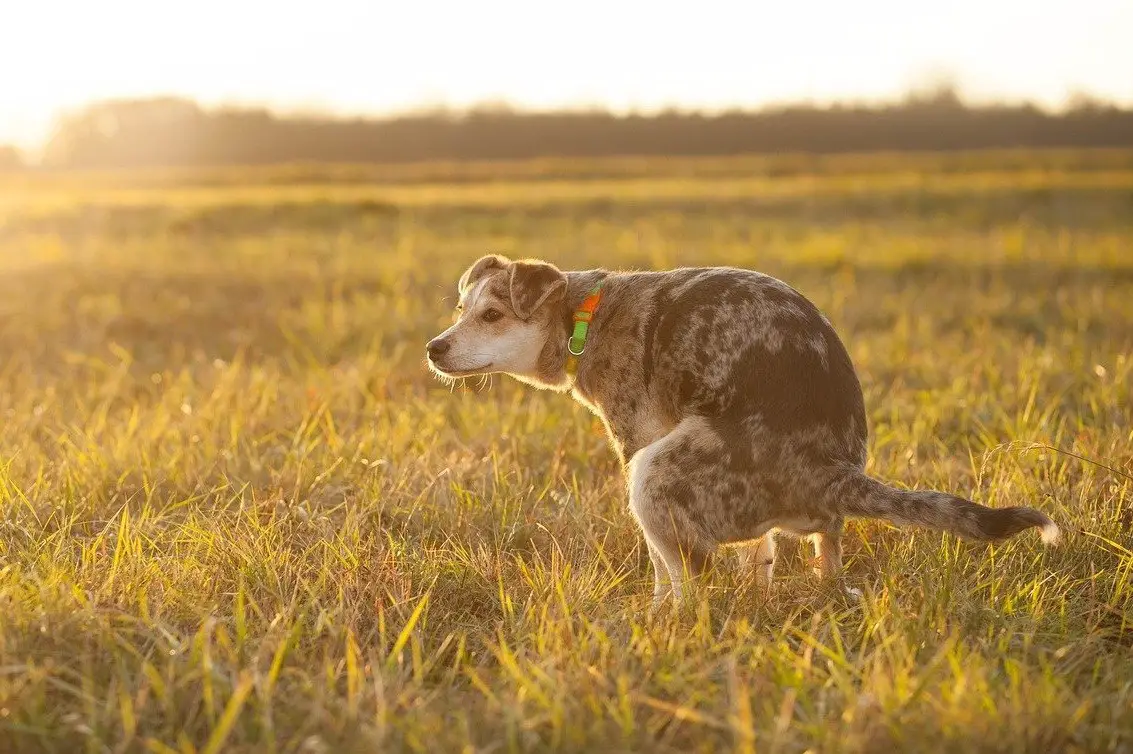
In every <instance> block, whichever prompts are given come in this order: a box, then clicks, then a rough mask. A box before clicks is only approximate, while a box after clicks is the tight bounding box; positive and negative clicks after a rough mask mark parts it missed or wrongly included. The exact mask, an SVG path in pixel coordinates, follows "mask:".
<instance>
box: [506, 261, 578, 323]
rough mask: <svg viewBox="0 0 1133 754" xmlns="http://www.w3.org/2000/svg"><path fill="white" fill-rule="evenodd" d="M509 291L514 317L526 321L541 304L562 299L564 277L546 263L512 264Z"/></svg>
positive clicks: (564, 288)
mask: <svg viewBox="0 0 1133 754" xmlns="http://www.w3.org/2000/svg"><path fill="white" fill-rule="evenodd" d="M510 289H511V308H512V310H513V311H514V312H515V316H517V317H519V318H520V319H523V320H526V319H530V318H531V315H532V314H534V313H535V312H536V311H537V310H538V309H539V307H540V306H542V305H543V304H545V303H547V302H548V301H554V300H556V299H561V298H562V297H563V295H564V294H565V293H566V275H564V274H563V273H562V270H560V269H559V268H558V267H556V266H555V265H553V264H548V263H547V262H512V263H511V276H510Z"/></svg>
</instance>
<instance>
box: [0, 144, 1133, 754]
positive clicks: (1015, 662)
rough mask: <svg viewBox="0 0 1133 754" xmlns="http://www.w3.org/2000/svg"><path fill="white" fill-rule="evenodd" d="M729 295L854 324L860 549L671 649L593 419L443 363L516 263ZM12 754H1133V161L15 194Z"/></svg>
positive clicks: (4, 342) (5, 480)
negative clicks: (843, 574)
mask: <svg viewBox="0 0 1133 754" xmlns="http://www.w3.org/2000/svg"><path fill="white" fill-rule="evenodd" d="M487 252H500V253H504V254H508V255H513V256H538V257H543V258H546V259H550V260H552V261H554V262H556V263H558V264H560V265H562V266H564V267H568V268H584V267H591V266H599V265H600V266H606V267H634V268H650V269H653V268H665V267H670V266H675V265H683V264H709V263H720V264H735V265H743V266H748V267H752V268H755V269H759V270H762V271H765V272H768V273H771V274H774V275H776V276H778V277H781V278H782V279H784V280H786V281H787V282H789V283H790V284H791V285H793V286H795V287H796V288H798V289H799V290H801V291H802V292H803V293H805V294H806V295H807V296H809V297H810V298H811V299H812V300H813V301H815V303H816V304H817V305H818V306H819V307H820V308H821V309H822V310H823V311H824V312H826V313H827V315H828V316H829V317H830V319H831V320H832V321H833V323H834V325H835V327H836V328H837V330H838V331H839V332H840V333H841V335H842V337H843V338H844V340H845V342H846V343H847V346H848V348H849V351H850V353H851V355H852V357H853V359H854V361H855V363H856V364H857V366H858V369H859V371H860V375H861V379H862V383H863V386H864V389H865V394H866V404H867V410H868V413H869V420H870V463H869V471H870V472H871V473H872V474H874V475H877V476H880V477H882V478H885V479H887V480H890V481H891V482H892V483H894V484H896V485H898V486H905V487H930V488H936V489H942V490H948V491H952V492H957V493H961V494H964V495H967V496H969V497H971V498H972V499H975V500H977V501H979V502H981V503H984V504H987V505H992V506H1006V505H1031V506H1035V507H1037V508H1039V509H1041V510H1043V511H1044V512H1046V513H1047V514H1049V515H1050V516H1052V517H1053V518H1055V520H1056V521H1058V523H1059V524H1061V525H1062V526H1063V528H1064V530H1065V532H1066V539H1065V542H1064V544H1063V546H1061V547H1059V548H1055V549H1049V548H1044V547H1043V546H1042V545H1041V544H1040V542H1039V538H1038V535H1037V533H1035V532H1028V533H1026V534H1024V535H1021V536H1020V537H1018V538H1017V539H1014V540H1012V541H1010V542H1008V543H1005V544H1001V545H997V546H995V547H991V548H985V547H977V546H973V545H967V544H963V543H961V542H959V541H957V540H956V539H954V538H952V537H949V536H947V535H942V534H937V533H932V532H927V531H914V530H896V529H893V528H890V527H887V526H885V525H883V524H880V523H877V522H854V523H852V524H851V525H850V527H849V530H848V534H847V537H846V545H847V561H848V563H847V566H848V579H849V582H850V584H851V585H852V586H855V587H857V588H860V589H862V590H863V592H864V595H865V596H864V598H863V599H862V601H860V602H852V601H849V600H846V599H842V598H840V597H839V596H838V595H837V593H836V591H835V590H832V589H829V588H826V587H824V586H822V585H821V584H820V583H818V582H816V581H815V580H814V579H813V578H812V577H811V576H810V574H809V570H808V568H807V563H806V561H805V558H806V556H807V555H808V553H807V552H806V551H805V550H804V549H803V548H796V547H793V546H791V547H785V548H784V550H783V565H782V566H781V568H780V570H779V572H778V574H777V578H776V582H775V584H774V588H773V591H772V593H771V594H770V595H764V594H763V593H761V592H760V591H759V590H758V589H756V588H755V587H754V585H752V584H751V583H749V582H748V581H747V580H746V579H744V578H743V576H742V574H738V573H736V572H734V571H733V570H731V569H729V568H728V567H727V566H726V565H725V566H724V567H721V569H720V570H719V572H717V573H715V574H714V575H713V577H712V579H711V580H710V582H709V583H708V584H707V585H705V586H704V588H703V589H702V590H701V591H700V593H699V594H698V595H697V596H696V597H695V598H694V599H692V600H690V602H689V604H687V605H686V606H685V607H684V609H682V610H680V611H677V612H669V611H661V612H659V613H650V612H649V611H648V605H649V601H650V596H651V575H650V568H649V558H648V555H647V553H646V551H645V547H644V544H643V543H642V540H641V538H640V537H639V535H638V532H637V530H636V528H635V525H634V523H633V521H632V519H631V517H630V515H629V514H628V512H627V510H626V500H625V492H624V484H623V482H622V480H621V478H620V470H619V468H618V466H617V462H616V460H615V459H614V457H613V454H612V453H611V452H610V451H609V450H608V449H607V447H606V443H605V440H604V438H603V437H602V435H601V433H600V431H598V429H597V428H596V427H595V425H594V423H593V421H592V419H591V418H590V417H589V416H588V415H587V414H586V413H585V412H584V411H583V410H582V409H580V408H578V407H576V406H575V405H574V404H573V403H572V402H571V401H570V400H569V399H568V398H566V397H565V396H560V395H554V394H549V393H538V392H535V391H533V390H531V389H528V388H523V387H521V386H519V385H517V384H514V383H512V382H511V381H509V380H508V379H506V378H501V377H497V378H495V379H493V380H491V381H487V382H485V383H484V384H478V383H471V384H468V385H466V386H463V387H457V388H455V389H450V388H449V387H448V386H446V385H444V384H442V383H440V382H439V381H437V380H436V379H434V378H433V377H431V376H430V375H429V373H428V371H427V370H426V368H425V366H424V364H423V355H424V343H425V341H426V340H427V339H428V338H429V337H431V336H432V335H434V334H435V333H437V332H439V331H440V330H442V329H443V328H444V327H445V326H447V323H449V322H450V321H451V316H452V314H451V308H452V306H453V304H454V303H455V284H456V280H457V276H458V275H459V273H460V271H461V270H462V269H464V267H466V266H467V265H468V264H469V263H470V262H471V261H472V260H474V259H475V258H476V257H478V256H479V255H481V254H483V253H487ZM0 355H2V359H0V421H2V425H0V426H2V429H3V431H2V432H0V751H5V752H7V751H11V752H17V751H18V752H39V751H44V752H73V751H88V752H133V751H149V752H193V751H196V752H213V753H215V752H221V751H225V752H252V751H255V752H261V751H263V752H273V751H278V752H369V751H429V752H440V751H484V752H488V751H533V750H540V751H541V750H559V751H587V750H589V751H603V752H623V751H651V752H667V751H668V752H677V751H681V752H683V751H717V750H732V751H737V752H754V751H781V752H792V751H804V750H807V749H809V750H812V751H815V752H819V751H823V752H827V751H828V752H835V751H837V752H864V751H900V750H905V751H956V752H976V751H997V752H998V751H1013V750H1014V751H1082V752H1093V751H1103V750H1110V751H1126V752H1129V751H1133V682H1131V680H1130V679H1133V653H1131V651H1130V649H1131V646H1133V512H1131V511H1133V478H1131V476H1130V475H1131V473H1133V408H1131V403H1130V397H1131V386H1133V154H1130V153H1127V152H1079V153H1000V154H967V155H952V156H947V155H945V156H931V155H928V156H907V157H901V156H894V155H874V156H854V157H844V158H836V157H835V158H807V157H783V158H729V159H714V160H622V161H595V162H590V163H569V162H563V161H554V160H550V161H544V162H540V163H529V164H523V165H473V166H459V165H431V166H414V167H403V168H359V167H339V168H329V167H325V168H324V167H320V166H298V167H294V168H280V169H247V170H227V171H180V172H171V171H159V172H145V173H123V174H86V175H50V174H47V175H43V174H36V175H27V174H25V175H12V176H8V177H6V178H2V179H0Z"/></svg>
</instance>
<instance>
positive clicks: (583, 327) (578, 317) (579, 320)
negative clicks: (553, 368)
mask: <svg viewBox="0 0 1133 754" xmlns="http://www.w3.org/2000/svg"><path fill="white" fill-rule="evenodd" d="M601 300H602V284H601V283H598V285H596V286H594V287H593V288H591V289H590V292H589V293H587V294H586V298H584V299H583V300H582V303H581V304H579V306H578V311H576V312H575V313H574V316H573V317H572V319H573V320H574V331H573V332H571V335H570V339H569V340H567V352H568V353H567V363H566V369H567V374H571V375H573V374H575V373H576V372H577V371H578V357H579V356H581V355H582V352H583V351H585V350H586V333H587V331H588V330H590V322H591V320H593V319H594V311H595V310H596V309H597V308H598V302H599V301H601Z"/></svg>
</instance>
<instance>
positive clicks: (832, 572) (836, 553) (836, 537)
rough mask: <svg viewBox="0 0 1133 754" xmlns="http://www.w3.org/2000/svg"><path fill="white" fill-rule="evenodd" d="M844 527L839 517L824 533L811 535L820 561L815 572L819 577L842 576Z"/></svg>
mask: <svg viewBox="0 0 1133 754" xmlns="http://www.w3.org/2000/svg"><path fill="white" fill-rule="evenodd" d="M842 525H843V519H842V518H841V517H838V518H836V519H833V520H832V521H831V522H830V523H829V524H828V525H827V527H826V528H825V529H824V530H823V531H820V532H816V533H815V534H811V535H810V541H811V542H812V543H813V544H814V556H815V558H817V561H818V562H817V563H815V566H814V572H815V574H816V575H818V576H821V577H823V578H826V579H834V578H839V577H840V576H841V575H842Z"/></svg>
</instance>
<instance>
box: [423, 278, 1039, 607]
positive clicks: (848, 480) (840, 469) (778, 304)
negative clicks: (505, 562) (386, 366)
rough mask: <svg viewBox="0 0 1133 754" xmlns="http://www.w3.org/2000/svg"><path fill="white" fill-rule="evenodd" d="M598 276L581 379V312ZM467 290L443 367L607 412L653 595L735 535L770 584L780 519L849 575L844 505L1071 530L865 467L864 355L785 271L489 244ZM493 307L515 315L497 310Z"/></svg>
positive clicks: (975, 527)
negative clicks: (575, 317)
mask: <svg viewBox="0 0 1133 754" xmlns="http://www.w3.org/2000/svg"><path fill="white" fill-rule="evenodd" d="M599 282H601V283H602V299H601V303H600V305H599V306H598V309H597V311H596V312H595V314H594V318H593V321H592V322H591V325H590V330H589V334H588V336H587V340H586V349H585V353H584V354H583V356H582V357H581V358H580V360H579V367H578V370H577V373H576V375H575V376H574V377H573V378H572V377H571V376H570V375H568V373H567V371H566V368H565V365H566V356H567V352H566V342H567V339H568V337H569V334H570V327H571V314H572V312H574V311H575V309H576V308H577V307H578V305H579V304H580V303H581V302H582V300H583V299H584V298H585V297H586V295H587V292H588V291H589V290H590V289H591V288H593V286H594V285H595V284H597V283H599ZM458 288H459V292H460V295H461V303H462V306H463V311H462V314H461V316H460V318H459V319H458V320H457V322H456V324H454V325H453V326H452V327H451V328H449V329H448V330H446V331H445V332H444V333H442V334H441V335H440V336H438V337H437V338H435V339H433V340H432V341H430V343H429V347H428V351H429V363H430V366H431V367H432V368H433V369H434V371H436V372H438V373H439V374H441V375H445V376H464V375H467V374H479V373H484V372H504V373H508V374H511V375H513V376H515V377H517V378H519V379H521V380H523V381H525V382H528V383H530V384H533V385H536V386H538V387H542V388H547V389H552V390H559V391H564V392H565V391H569V392H571V394H572V395H573V396H574V397H575V398H576V399H577V400H578V401H580V402H581V403H582V404H584V405H586V406H587V407H588V408H589V409H590V410H591V411H593V412H594V413H595V414H596V415H597V416H599V417H600V418H601V420H602V421H603V423H604V424H605V426H606V430H607V433H608V435H609V439H610V444H611V446H612V447H613V449H614V452H615V453H617V455H618V458H619V459H620V460H621V462H622V464H623V466H624V467H625V469H626V476H627V482H628V487H629V506H630V509H631V511H632V512H633V514H634V516H635V517H636V518H637V520H638V522H639V523H640V525H641V528H642V531H643V533H644V535H645V540H646V543H647V544H648V547H649V553H650V558H651V560H652V563H653V567H654V571H655V590H654V596H655V599H656V600H661V599H663V598H665V597H666V596H667V595H668V594H670V593H671V594H673V595H674V596H675V597H679V596H680V591H681V584H682V583H683V582H684V581H685V580H686V579H687V578H689V577H691V576H695V575H697V574H699V573H700V572H701V571H703V570H704V569H705V568H706V567H707V565H708V563H709V561H710V559H711V557H712V555H713V553H714V552H715V550H716V549H717V548H718V547H719V546H720V545H742V544H748V545H752V546H751V547H749V548H747V549H746V551H745V552H746V559H747V560H748V562H749V563H751V564H752V566H753V567H754V568H755V569H756V573H757V576H759V577H760V578H762V579H764V580H767V579H770V577H771V573H772V569H773V567H774V559H775V543H774V537H775V534H776V533H777V532H780V531H781V532H785V533H789V534H793V535H796V536H807V537H810V538H812V540H813V542H814V547H815V552H816V555H817V556H818V560H819V566H818V571H819V572H820V573H822V574H824V575H826V576H837V575H838V573H839V572H840V570H841V544H840V537H841V533H842V527H843V522H844V520H845V518H847V517H865V518H879V519H885V520H888V521H890V522H892V523H894V524H897V525H919V526H927V527H931V528H934V529H940V530H944V531H950V532H953V533H954V534H957V535H959V536H961V537H965V538H967V539H972V540H978V541H993V540H999V539H1003V538H1005V537H1009V536H1012V535H1014V534H1016V533H1018V532H1020V531H1022V530H1023V529H1026V528H1030V527H1038V528H1040V529H1041V531H1042V534H1043V539H1044V540H1045V541H1050V542H1053V541H1054V540H1056V539H1057V537H1058V527H1057V526H1055V524H1054V523H1053V522H1052V521H1051V520H1050V518H1048V517H1047V516H1046V515H1044V514H1042V513H1041V512H1039V511H1037V510H1034V509H1032V508H1024V507H1015V508H1000V509H993V508H987V507H985V506H982V505H977V504H976V503H973V502H971V501H969V500H965V499H963V498H961V497H957V496H955V495H950V494H947V493H944V492H934V491H902V490H898V489H896V488H894V487H890V486H888V485H886V484H884V483H882V482H880V481H878V480H876V479H872V478H870V477H868V476H866V474H865V461H866V436H867V434H866V433H867V428H866V416H865V406H864V404H863V400H862V390H861V385H860V384H859V382H858V378H857V375H856V373H855V370H854V366H853V363H852V362H851V360H850V356H849V354H848V353H847V351H846V348H845V346H844V345H843V344H842V341H841V340H840V339H839V338H838V335H837V334H836V333H835V331H834V328H833V327H832V326H831V324H830V322H829V321H828V320H827V319H826V317H824V316H823V315H822V313H821V312H820V311H819V310H818V309H817V308H816V307H815V306H814V305H813V304H812V303H811V302H810V301H808V300H807V299H806V298H805V297H804V296H803V295H802V294H800V293H799V292H798V291H796V290H794V289H793V288H791V287H790V286H788V285H787V284H786V283H784V282H782V281H780V280H777V279H775V278H773V277H770V276H768V275H764V274H761V273H758V272H753V271H750V270H743V269H736V268H730V267H705V268H683V269H677V270H672V271H669V272H608V271H605V270H588V271H582V272H562V271H560V270H559V269H558V268H556V267H554V266H553V265H550V264H547V263H545V262H539V261H533V260H528V261H521V262H513V261H511V260H508V259H506V258H504V257H500V256H489V257H484V258H482V259H480V260H478V261H477V262H476V263H475V264H473V265H472V266H471V267H470V268H469V269H468V271H466V272H465V274H464V275H463V276H462V277H461V280H460V283H459V286H458ZM496 313H503V315H504V316H503V317H502V318H500V319H498V320H494V321H488V320H491V319H493V318H494V317H495V314H496ZM481 362H482V363H481Z"/></svg>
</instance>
